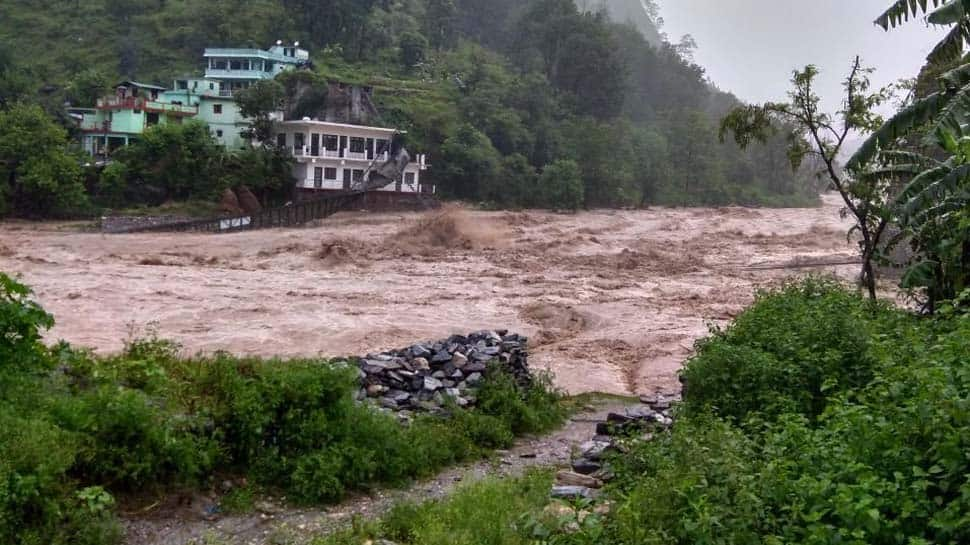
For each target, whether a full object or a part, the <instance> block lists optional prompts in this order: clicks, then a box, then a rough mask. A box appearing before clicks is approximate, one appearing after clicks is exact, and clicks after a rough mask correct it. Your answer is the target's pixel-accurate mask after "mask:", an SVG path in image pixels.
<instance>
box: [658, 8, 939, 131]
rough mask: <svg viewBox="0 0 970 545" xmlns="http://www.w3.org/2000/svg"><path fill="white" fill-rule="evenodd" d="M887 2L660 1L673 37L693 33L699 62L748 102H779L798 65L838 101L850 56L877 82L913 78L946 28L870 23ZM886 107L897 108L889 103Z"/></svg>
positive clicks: (833, 103)
mask: <svg viewBox="0 0 970 545" xmlns="http://www.w3.org/2000/svg"><path fill="white" fill-rule="evenodd" d="M890 4H891V1H890V0H782V1H780V2H779V1H774V2H771V1H766V0H663V1H662V2H661V14H662V16H663V18H664V21H665V25H664V31H665V32H666V33H667V34H668V35H669V39H670V41H671V42H675V43H676V42H677V41H679V39H680V37H681V36H682V35H684V34H691V35H692V36H693V37H694V39H695V40H696V41H697V46H698V49H697V51H696V53H695V60H696V61H697V63H698V64H700V65H702V66H704V67H705V68H706V69H707V72H708V75H709V76H710V78H711V79H712V80H713V81H714V83H716V84H717V85H718V87H720V88H721V89H724V90H727V91H731V92H733V93H734V94H736V95H737V96H738V97H739V98H741V99H742V100H745V101H751V102H763V101H766V100H780V99H784V98H785V96H786V95H785V93H786V92H787V91H788V89H789V85H788V81H789V79H790V76H791V72H792V70H793V69H795V68H796V67H804V66H805V65H807V64H815V65H817V66H818V67H819V68H820V69H821V70H822V74H821V77H820V80H819V94H820V95H821V96H822V98H823V100H824V101H825V105H826V107H827V108H829V109H834V108H837V107H838V106H839V104H840V96H841V88H840V83H841V81H842V79H843V78H844V77H845V74H846V72H847V70H848V68H849V65H850V63H851V61H852V58H853V57H854V56H855V55H856V54H859V55H861V56H862V58H863V62H864V63H865V64H866V65H868V66H872V67H874V68H876V69H877V72H876V74H874V76H873V78H872V79H873V83H875V84H878V85H885V84H889V83H893V82H895V81H897V80H899V79H900V78H910V77H913V76H914V75H915V74H916V73H917V72H918V71H919V69H920V67H921V66H922V64H923V61H924V60H925V58H926V55H927V53H929V51H930V50H931V49H932V47H933V45H934V44H935V43H936V41H938V39H939V37H941V36H942V35H943V33H944V32H945V30H943V29H941V28H939V27H937V28H932V27H927V25H926V24H925V23H924V22H923V20H922V18H920V20H918V21H911V22H910V23H908V24H906V25H905V26H904V27H902V28H899V29H895V30H891V31H890V32H888V33H887V32H885V31H883V30H882V29H881V28H879V27H876V26H875V25H873V24H872V21H873V19H875V18H876V17H877V16H878V15H879V14H880V13H881V12H882V11H884V10H885V9H886V8H887V7H888V6H889V5H890ZM885 109H886V111H887V113H888V112H890V111H892V110H893V108H891V107H887V108H885Z"/></svg>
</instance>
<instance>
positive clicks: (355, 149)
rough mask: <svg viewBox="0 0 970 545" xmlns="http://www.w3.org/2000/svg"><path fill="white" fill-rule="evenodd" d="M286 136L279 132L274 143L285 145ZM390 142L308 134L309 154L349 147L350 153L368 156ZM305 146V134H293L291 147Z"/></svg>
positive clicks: (379, 152) (382, 149)
mask: <svg viewBox="0 0 970 545" xmlns="http://www.w3.org/2000/svg"><path fill="white" fill-rule="evenodd" d="M287 140H288V136H287V134H286V133H279V134H278V135H277V136H276V145H277V146H278V147H280V148H285V147H286V146H287ZM389 144H390V142H389V141H388V140H385V139H380V138H379V139H374V138H362V137H357V136H351V137H347V136H337V135H335V134H316V133H314V134H311V135H310V154H311V155H320V153H319V150H327V151H342V150H344V149H349V150H350V152H351V153H367V154H368V155H369V158H373V154H374V153H377V154H381V153H384V152H385V151H387V150H388V145H389ZM304 146H306V135H305V134H303V133H300V132H298V133H294V134H293V148H294V149H303V147H304Z"/></svg>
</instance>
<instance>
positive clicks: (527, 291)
mask: <svg viewBox="0 0 970 545" xmlns="http://www.w3.org/2000/svg"><path fill="white" fill-rule="evenodd" d="M838 209H839V206H838V203H837V200H836V199H835V198H833V197H832V196H827V197H826V199H825V206H824V207H821V208H814V209H788V210H754V209H742V208H722V209H651V210H643V211H610V210H605V211H591V212H582V213H579V214H576V215H558V214H551V213H546V212H528V213H525V212H517V213H512V212H475V211H468V212H465V211H461V212H452V213H450V214H447V215H445V216H443V217H442V216H428V215H422V214H364V213H344V214H339V215H337V216H335V217H333V218H331V219H330V220H327V221H325V222H324V223H322V224H320V225H319V226H317V227H312V228H306V229H293V230H271V231H259V232H252V233H240V234H234V235H223V236H213V235H202V234H199V235H191V234H138V235H102V234H90V233H78V232H71V231H68V230H65V229H63V228H57V227H58V226H52V225H41V226H36V225H29V224H0V270H4V271H8V272H12V273H15V274H17V275H19V276H21V277H22V279H23V280H24V281H25V282H27V283H28V284H29V285H31V286H32V287H33V288H34V289H35V291H36V293H37V295H38V298H39V299H40V301H41V303H42V304H43V305H44V306H45V307H46V308H47V310H49V311H50V312H52V313H53V314H54V316H55V317H56V319H57V326H56V327H55V329H54V330H53V331H52V332H51V334H50V338H51V339H52V340H54V339H59V338H63V339H65V340H68V341H70V342H71V343H73V344H76V345H81V346H87V347H91V348H94V349H97V350H99V351H116V350H119V349H120V348H121V347H122V343H123V341H124V339H125V338H126V336H128V334H129V331H130V330H132V329H134V330H136V331H139V332H143V331H144V330H145V328H146V326H148V325H152V326H153V327H155V328H157V330H158V332H159V334H160V335H162V336H164V337H167V338H171V339H174V340H177V341H179V342H181V343H182V344H183V345H184V346H185V348H186V349H187V350H188V351H190V352H196V351H200V350H204V351H210V352H211V351H215V350H228V351H231V352H234V353H237V354H245V355H260V356H274V355H280V356H316V355H319V354H323V355H331V356H339V355H348V354H360V353H365V352H368V351H372V350H380V349H389V348H396V347H400V346H406V345H408V344H410V343H413V342H415V341H418V340H422V339H433V338H442V337H445V336H448V335H449V334H452V333H467V332H468V331H474V330H480V329H495V328H506V329H510V330H513V331H518V332H523V333H525V334H528V335H531V336H532V337H533V342H532V347H533V355H532V363H533V365H535V366H538V367H544V368H548V369H550V370H552V371H553V372H554V373H555V375H556V381H557V384H558V385H559V386H560V387H562V388H564V389H566V390H568V391H569V392H571V393H580V392H591V391H602V392H610V393H617V394H629V393H646V394H650V393H654V392H656V391H659V392H665V393H669V392H672V391H676V390H677V386H678V385H677V381H676V372H677V369H678V368H679V367H680V365H681V362H683V360H684V358H685V357H686V356H687V355H688V354H689V352H690V350H691V347H692V346H693V343H694V341H695V340H696V339H697V338H698V337H700V336H702V335H704V334H706V332H707V328H708V325H709V324H711V323H715V324H720V323H725V322H726V321H728V320H730V319H731V318H732V317H733V316H735V315H736V313H738V312H739V311H740V310H741V309H742V308H744V306H746V305H747V304H748V303H750V301H751V299H752V294H753V292H754V290H755V288H756V287H758V286H763V285H766V284H770V283H773V282H777V281H778V280H779V279H781V278H784V277H786V276H788V275H790V274H806V273H808V272H820V271H822V272H824V271H832V272H837V273H839V274H842V275H845V276H849V275H851V274H852V273H854V271H855V269H856V268H855V267H853V266H844V265H843V266H832V267H821V268H807V269H805V268H800V269H788V268H785V265H788V264H796V263H802V262H805V261H812V262H815V261H833V262H839V261H841V262H844V261H847V260H851V259H852V258H853V257H854V254H855V249H854V248H853V247H852V246H851V245H850V244H848V243H847V242H846V238H845V232H846V231H847V227H848V226H847V224H846V223H845V222H844V221H842V220H840V218H839V213H838Z"/></svg>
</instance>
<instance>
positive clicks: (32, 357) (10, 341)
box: [0, 273, 54, 373]
mask: <svg viewBox="0 0 970 545" xmlns="http://www.w3.org/2000/svg"><path fill="white" fill-rule="evenodd" d="M30 293H31V292H30V290H29V289H28V288H27V287H26V286H24V285H23V284H20V283H18V282H17V281H15V280H14V279H12V278H10V277H9V276H7V275H6V274H4V273H0V373H4V372H6V371H8V370H13V371H25V370H40V369H42V368H44V367H47V366H48V365H49V364H50V355H49V353H48V350H47V348H46V347H45V346H44V345H43V344H42V343H41V332H42V331H43V330H46V329H50V328H51V327H53V326H54V318H53V317H52V316H51V315H50V314H47V313H46V312H44V309H42V308H40V306H39V305H38V304H37V303H35V302H33V301H31V300H30V299H29V297H30Z"/></svg>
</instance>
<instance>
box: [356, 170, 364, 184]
mask: <svg viewBox="0 0 970 545" xmlns="http://www.w3.org/2000/svg"><path fill="white" fill-rule="evenodd" d="M363 179H364V171H363V170H354V181H355V182H359V181H361V180H363Z"/></svg>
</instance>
